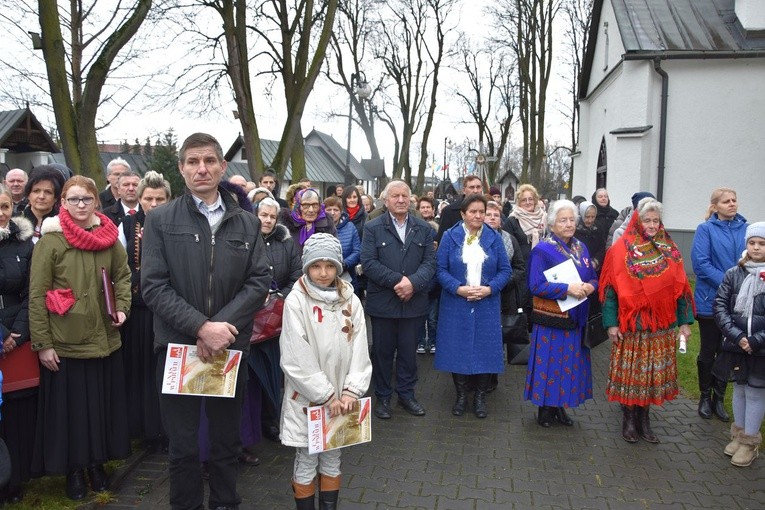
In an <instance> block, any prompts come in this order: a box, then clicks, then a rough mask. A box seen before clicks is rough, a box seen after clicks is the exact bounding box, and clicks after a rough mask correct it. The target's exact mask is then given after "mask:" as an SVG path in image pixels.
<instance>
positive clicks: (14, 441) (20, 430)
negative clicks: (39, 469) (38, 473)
mask: <svg viewBox="0 0 765 510" xmlns="http://www.w3.org/2000/svg"><path fill="white" fill-rule="evenodd" d="M2 416H3V419H2V420H0V437H2V438H3V440H4V441H5V444H6V446H8V453H10V455H11V479H10V481H9V482H8V488H9V489H16V488H18V487H21V484H23V483H25V482H27V481H29V478H30V469H31V466H32V450H33V449H34V444H35V422H36V417H37V388H26V389H23V390H18V391H11V392H10V393H4V394H3V407H2Z"/></svg>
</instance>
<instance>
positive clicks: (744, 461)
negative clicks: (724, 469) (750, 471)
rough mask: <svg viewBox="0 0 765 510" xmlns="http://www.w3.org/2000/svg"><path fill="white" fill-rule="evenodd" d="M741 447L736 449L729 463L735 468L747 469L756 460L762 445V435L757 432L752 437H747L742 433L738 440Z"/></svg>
mask: <svg viewBox="0 0 765 510" xmlns="http://www.w3.org/2000/svg"><path fill="white" fill-rule="evenodd" d="M738 441H739V443H741V446H739V447H738V450H736V453H734V454H733V458H731V459H730V463H731V464H733V465H734V466H737V467H747V466H749V465H751V464H752V462H754V459H756V458H757V455H758V450H759V449H760V443H762V434H760V433H759V432H758V433H757V434H755V435H753V436H747V435H746V434H744V433H743V432H741V435H740V436H739V438H738Z"/></svg>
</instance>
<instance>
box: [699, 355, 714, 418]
mask: <svg viewBox="0 0 765 510" xmlns="http://www.w3.org/2000/svg"><path fill="white" fill-rule="evenodd" d="M696 367H697V369H698V373H699V391H700V392H701V397H700V398H699V416H701V417H702V418H704V419H705V420H709V419H711V418H712V380H713V379H714V378H713V377H712V363H709V362H708V361H701V360H700V359H697V360H696Z"/></svg>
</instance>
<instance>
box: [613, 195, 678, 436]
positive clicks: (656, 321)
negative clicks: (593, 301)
mask: <svg viewBox="0 0 765 510" xmlns="http://www.w3.org/2000/svg"><path fill="white" fill-rule="evenodd" d="M662 211H663V207H662V205H661V203H660V202H657V201H656V200H655V199H653V198H644V199H643V200H641V201H640V203H639V204H638V207H637V214H633V215H632V219H631V220H630V223H629V226H628V227H627V230H626V231H625V233H624V236H623V237H622V238H621V239H619V241H618V242H617V243H616V244H614V245H613V246H612V247H611V249H609V250H608V252H607V253H606V259H605V262H604V264H603V271H602V273H601V277H600V278H601V279H600V299H601V301H602V302H603V326H604V327H606V328H608V337H609V338H610V339H611V341H612V348H611V366H610V369H609V372H608V385H607V386H606V396H607V397H608V400H610V401H616V402H619V403H621V404H622V410H623V412H624V418H623V421H622V437H623V438H624V440H625V441H627V442H629V443H635V442H637V440H638V436H639V437H641V438H643V439H644V440H645V441H648V442H649V443H658V442H659V439H658V438H657V437H656V435H655V434H654V433H653V431H652V430H651V422H650V419H649V415H648V413H649V406H650V405H651V404H657V405H661V404H663V403H664V401H666V400H672V399H674V398H675V396H676V395H677V393H678V388H677V360H676V358H675V348H676V341H677V338H678V335H677V333H676V332H675V328H677V327H679V329H680V335H683V336H685V338H686V339H688V337H689V336H690V334H691V329H690V327H689V326H688V325H689V324H692V323H693V297H692V292H691V288H690V286H689V284H688V278H687V276H686V274H685V269H684V268H683V257H682V255H681V254H680V250H678V249H677V245H675V243H674V242H673V241H672V239H671V238H670V236H669V234H668V233H667V232H666V231H665V230H664V224H663V223H662V222H661V215H662Z"/></svg>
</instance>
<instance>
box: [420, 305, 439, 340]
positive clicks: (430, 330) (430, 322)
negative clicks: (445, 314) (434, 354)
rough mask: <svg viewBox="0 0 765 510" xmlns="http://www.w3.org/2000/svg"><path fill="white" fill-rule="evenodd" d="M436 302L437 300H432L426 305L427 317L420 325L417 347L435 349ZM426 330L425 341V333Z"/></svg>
mask: <svg viewBox="0 0 765 510" xmlns="http://www.w3.org/2000/svg"><path fill="white" fill-rule="evenodd" d="M438 301H439V299H438V298H437V297H436V298H432V299H431V300H430V303H428V315H427V317H426V318H425V322H423V323H422V328H421V329H420V337H419V338H420V341H419V342H418V343H417V347H418V348H419V347H427V348H430V347H435V345H436V328H437V327H438ZM426 326H427V328H426ZM426 330H427V341H426V334H425V332H426Z"/></svg>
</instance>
